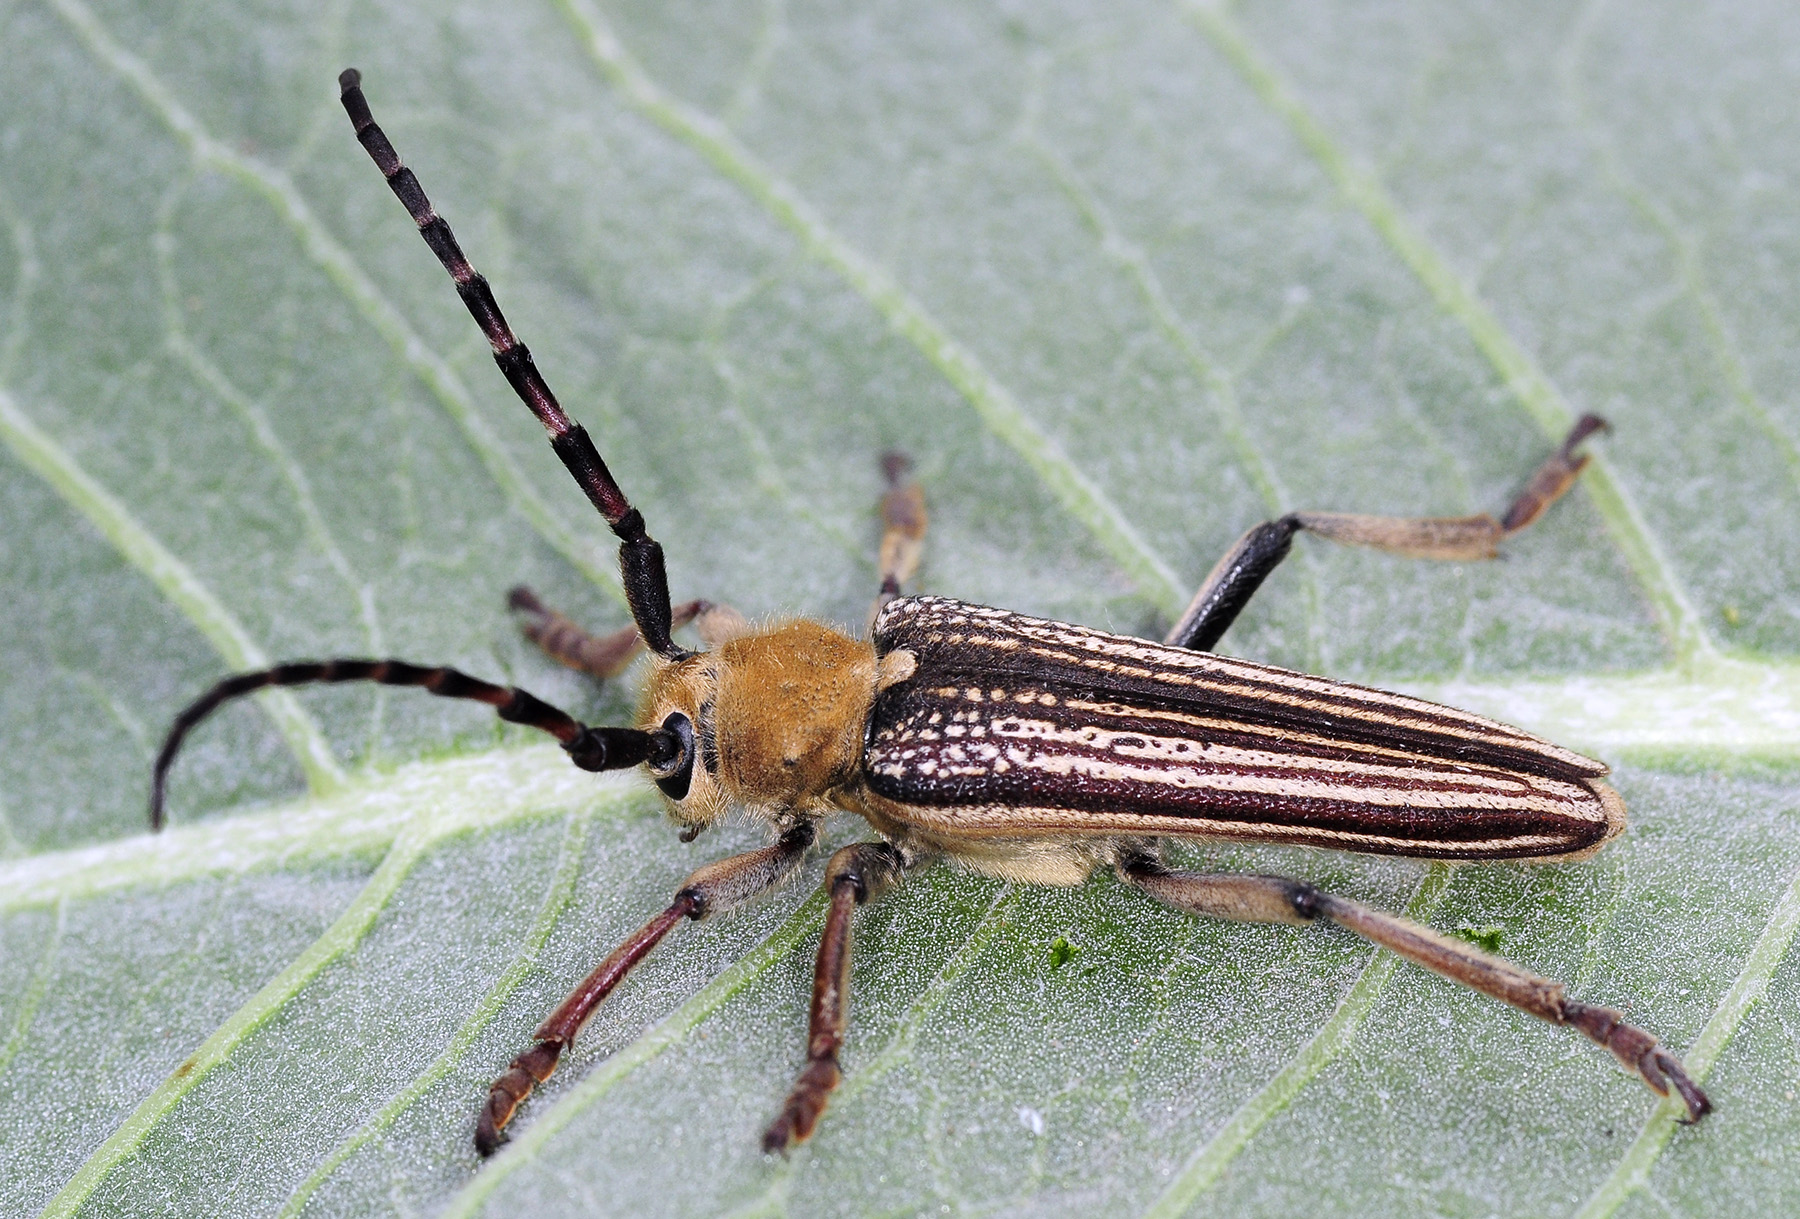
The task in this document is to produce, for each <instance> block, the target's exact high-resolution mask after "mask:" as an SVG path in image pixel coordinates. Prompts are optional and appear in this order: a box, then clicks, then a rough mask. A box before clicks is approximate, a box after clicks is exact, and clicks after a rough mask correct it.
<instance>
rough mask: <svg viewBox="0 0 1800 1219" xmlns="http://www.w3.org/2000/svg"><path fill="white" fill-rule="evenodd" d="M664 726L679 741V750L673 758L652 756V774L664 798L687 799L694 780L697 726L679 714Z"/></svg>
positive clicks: (674, 714)
mask: <svg viewBox="0 0 1800 1219" xmlns="http://www.w3.org/2000/svg"><path fill="white" fill-rule="evenodd" d="M662 727H663V731H664V732H667V733H669V734H670V735H671V736H673V737H674V738H675V741H676V742H677V744H678V748H677V749H676V751H675V753H674V755H673V756H671V757H668V758H658V757H652V758H651V759H650V761H649V767H650V774H651V776H652V777H653V778H655V780H656V785H657V786H658V787H659V788H661V789H662V794H663V795H665V796H667V797H668V798H669V799H671V800H685V799H686V798H687V794H688V785H689V784H690V783H692V782H693V781H694V724H693V721H692V720H690V719H688V717H687V716H685V715H683V714H682V713H681V712H679V711H676V712H674V713H673V714H671V715H670V716H669V718H668V719H666V720H664V721H663V722H662Z"/></svg>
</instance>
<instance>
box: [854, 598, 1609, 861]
mask: <svg viewBox="0 0 1800 1219" xmlns="http://www.w3.org/2000/svg"><path fill="white" fill-rule="evenodd" d="M875 642H876V647H877V649H878V651H880V652H882V653H883V654H886V653H888V652H891V651H894V650H897V649H901V648H904V649H906V650H907V651H910V652H911V653H913V655H914V657H915V658H916V662H917V664H916V668H915V670H914V672H913V673H912V674H911V676H910V677H908V678H907V679H906V680H905V681H902V682H898V683H896V684H894V685H892V686H890V687H888V688H887V689H886V690H884V691H883V692H882V693H881V694H880V695H879V696H878V698H877V699H876V703H875V710H874V714H873V717H872V719H871V724H870V730H869V737H868V744H867V747H866V749H865V751H864V756H863V770H864V776H865V782H866V783H867V784H868V786H869V788H870V790H871V791H872V792H874V793H875V794H876V795H878V796H880V797H882V798H883V799H884V800H885V801H887V802H889V803H890V805H892V806H900V807H901V808H904V809H905V810H906V817H907V819H908V820H909V821H912V822H914V823H916V824H918V825H920V826H921V827H922V828H928V829H931V830H933V831H934V832H938V833H946V834H966V835H971V836H983V837H985V836H992V835H1009V836H1016V835H1020V834H1030V833H1063V834H1068V833H1076V834H1134V833H1135V834H1178V835H1206V836H1218V837H1229V838H1240V839H1251V840H1257V841H1269V842H1295V843H1303V844H1307V845H1313V846H1327V847H1339V848H1343V849H1348V850H1358V851H1370V852H1376V853H1382V854H1398V855H1412V856H1422V857H1434V858H1454V859H1483V858H1529V857H1543V856H1560V855H1567V854H1574V853H1579V852H1582V851H1585V850H1588V849H1590V848H1592V847H1594V846H1597V845H1599V844H1600V843H1601V842H1604V841H1605V840H1606V839H1607V838H1610V837H1611V836H1612V835H1613V834H1614V833H1616V832H1617V831H1618V830H1619V829H1620V828H1622V826H1623V808H1622V805H1621V804H1620V802H1619V800H1618V797H1617V795H1616V794H1615V793H1613V792H1612V789H1611V788H1610V787H1607V786H1606V785H1605V784H1604V783H1601V782H1598V779H1599V776H1601V775H1604V774H1605V773H1606V767H1605V766H1603V765H1602V764H1600V763H1598V762H1595V761H1593V760H1592V759H1589V758H1585V757H1582V756H1581V755H1579V754H1575V753H1572V752H1570V751H1568V750H1565V749H1562V748H1560V747H1558V746H1555V745H1552V744H1550V743H1549V742H1547V741H1542V740H1540V739H1538V738H1536V737H1533V736H1531V735H1530V734H1528V733H1524V732H1521V731H1519V730H1518V729H1516V728H1512V727H1509V726H1507V725H1504V724H1499V723H1496V722H1494V721H1491V720H1487V719H1483V718H1482V717H1480V716H1475V715H1470V714H1469V713H1467V712H1463V711H1457V710H1455V709H1453V708H1449V707H1440V706H1438V705H1436V704H1434V703H1428V702H1424V701H1423V700H1420V699H1413V698H1407V697H1405V696H1402V695H1396V694H1388V693H1385V692H1383V691H1379V690H1371V689H1367V688H1365V687H1360V686H1353V685H1347V684H1344V683H1340V682H1332V681H1328V680H1326V679H1323V678H1317V677H1310V676H1307V675H1305V674H1299V673H1291V672H1288V671H1286V670H1283V669H1276V668H1272V667H1270V666H1267V665H1258V664H1253V663H1251V662H1248V661H1242V660H1236V659H1233V658H1230V657H1224V656H1217V655H1213V654H1211V653H1200V652H1190V651H1186V650H1183V649H1179V648H1170V647H1165V646H1163V645H1161V644H1156V643H1150V642H1147V641H1144V640H1140V639H1131V638H1128V637H1125V636H1120V635H1112V634H1108V633H1106V632H1103V631H1094V630H1090V629H1088V628H1085V627H1078V626H1072V625H1070V624H1067V623H1060V622H1051V621H1047V620H1044V619H1040V618H1031V617H1028V616H1026V615H1023V614H1015V613H1010V612H1008V611H1004V610H995V609H989V608H986V607H983V606H974V605H968V604H966V603H963V602H959V601H952V600H948V599H944V598H936V597H918V598H905V599H901V600H896V601H894V602H892V603H890V604H889V605H888V606H887V608H886V610H885V611H884V612H883V614H882V615H881V618H880V620H879V621H878V622H877V623H876V629H875Z"/></svg>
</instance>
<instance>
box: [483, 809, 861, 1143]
mask: <svg viewBox="0 0 1800 1219" xmlns="http://www.w3.org/2000/svg"><path fill="white" fill-rule="evenodd" d="M814 835H815V831H814V829H813V825H812V822H810V821H802V822H800V823H799V824H798V825H796V826H794V827H793V828H792V829H790V830H788V831H787V833H785V834H783V835H782V836H781V838H780V839H779V840H778V841H777V842H776V843H775V844H774V845H773V846H766V847H763V848H762V849H761V850H759V851H747V852H745V853H744V854H742V855H733V856H732V857H731V858H730V859H722V860H720V861H719V862H718V863H709V864H707V865H706V866H705V867H704V868H701V869H700V870H699V871H697V872H695V873H694V874H693V875H692V876H690V877H688V878H687V880H686V881H685V882H684V883H683V884H682V886H681V890H680V891H679V892H678V893H676V894H675V900H674V901H673V902H671V903H670V904H669V908H668V909H667V910H664V911H663V912H662V913H661V914H659V915H657V916H656V917H655V918H653V919H651V920H650V921H649V922H647V923H645V924H644V925H643V926H642V927H640V928H638V929H637V930H636V931H634V932H633V933H632V934H631V935H630V936H629V937H628V938H627V939H626V941H625V942H624V943H623V944H621V945H619V946H618V947H617V948H615V949H613V951H612V955H610V956H608V957H607V958H606V960H604V961H602V962H600V965H599V968H597V969H595V970H594V972H593V973H591V974H589V975H588V976H587V978H586V979H584V980H583V981H582V983H581V985H580V986H578V987H576V988H575V993H574V994H572V995H570V996H569V997H568V998H567V999H564V1000H563V1001H562V1006H560V1007H558V1008H557V1009H556V1010H555V1011H554V1012H552V1013H551V1014H550V1018H549V1019H548V1020H546V1021H544V1023H543V1024H541V1025H539V1026H538V1030H537V1032H535V1033H533V1034H532V1035H531V1043H532V1044H531V1048H530V1049H528V1050H526V1051H525V1052H524V1053H523V1054H520V1055H519V1056H518V1057H517V1058H515V1059H513V1060H512V1065H510V1066H509V1067H507V1069H506V1071H505V1072H504V1073H503V1074H502V1075H501V1076H500V1078H499V1079H496V1080H495V1081H494V1083H493V1086H492V1087H490V1088H489V1089H488V1098H487V1103H486V1104H484V1105H483V1106H482V1107H481V1116H480V1117H479V1118H478V1119H477V1120H476V1123H475V1150H476V1151H477V1152H478V1153H480V1154H481V1155H482V1156H484V1157H485V1156H491V1155H493V1154H494V1152H495V1151H497V1150H499V1148H500V1144H502V1143H504V1142H505V1141H506V1134H505V1131H506V1124H507V1123H508V1122H510V1121H512V1117H513V1114H514V1112H516V1111H517V1110H518V1107H519V1106H520V1105H521V1104H523V1103H524V1100H525V1098H526V1097H528V1096H530V1095H531V1090H532V1089H533V1088H535V1087H536V1086H537V1085H538V1084H541V1083H543V1082H544V1081H545V1080H547V1079H549V1078H550V1076H551V1075H552V1074H553V1073H554V1072H555V1071H556V1064H557V1063H558V1062H560V1061H561V1060H562V1056H563V1054H564V1053H566V1052H567V1051H568V1049H569V1047H570V1046H571V1045H573V1044H574V1042H575V1034H576V1033H578V1032H580V1031H581V1026H582V1025H584V1024H586V1023H587V1022H588V1018H589V1017H591V1016H592V1015H593V1014H594V1009H595V1008H597V1007H598V1006H599V1005H600V1001H601V1000H603V999H605V998H606V996H607V995H609V994H611V993H612V991H613V988H614V987H615V986H617V985H618V984H619V983H620V982H622V981H624V980H625V975H626V974H628V973H630V972H631V969H632V967H633V966H634V965H636V964H637V963H638V962H639V961H641V960H643V959H644V958H645V957H646V956H648V955H650V950H651V949H652V948H655V947H656V946H657V944H659V943H660V942H661V941H662V938H663V937H664V936H666V935H668V934H669V932H670V931H672V930H673V929H674V928H675V925H676V924H677V923H679V922H681V920H682V919H684V918H687V919H693V920H695V921H698V920H700V919H703V918H705V917H706V916H707V915H709V914H717V913H718V912H720V911H721V910H729V909H731V908H732V907H733V906H737V905H741V904H742V903H744V902H747V901H749V900H750V899H751V898H753V897H758V896H760V895H762V894H764V893H767V892H768V891H769V890H770V889H773V888H776V887H777V886H779V885H781V884H783V883H785V882H786V881H787V880H788V879H789V878H790V877H792V876H793V874H794V872H795V870H796V869H798V868H799V866H800V863H801V861H802V860H803V859H805V858H806V852H807V850H808V849H809V848H811V846H812V844H813V838H814ZM839 854H842V852H839Z"/></svg>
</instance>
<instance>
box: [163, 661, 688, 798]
mask: <svg viewBox="0 0 1800 1219" xmlns="http://www.w3.org/2000/svg"><path fill="white" fill-rule="evenodd" d="M351 681H372V682H376V683H378V684H380V685H383V686H419V687H421V688H423V689H425V690H428V691H430V692H431V693H432V694H435V695H437V696H438V697H439V698H466V699H470V700H471V701H474V702H478V703H486V704H487V705H488V706H490V707H492V708H493V709H494V711H495V712H496V713H497V714H498V715H499V716H500V718H501V719H503V720H506V721H507V722H508V723H512V724H524V725H526V726H528V727H531V728H536V729H538V730H539V731H542V732H548V733H549V734H550V735H551V736H553V737H555V738H556V739H557V740H559V741H561V742H562V747H563V748H564V749H566V750H567V751H568V753H569V757H570V759H571V760H572V761H573V762H574V763H575V765H577V766H579V767H581V769H583V770H624V769H626V768H627V767H630V766H636V765H637V764H638V763H639V762H651V763H653V764H660V763H663V762H667V761H668V760H670V759H672V758H674V757H675V756H676V755H677V754H679V753H680V752H681V741H680V739H679V738H678V737H677V736H676V735H675V733H673V732H670V731H668V730H666V729H662V728H657V729H653V730H651V731H649V732H642V731H640V730H638V729H636V728H591V727H589V726H588V725H586V724H583V723H582V722H581V721H579V720H577V719H575V718H574V717H573V716H571V715H569V714H568V713H567V712H564V711H559V710H557V709H556V708H555V707H552V706H551V705H550V704H549V703H546V702H545V701H544V700H543V699H541V698H538V697H537V696H536V695H534V694H532V693H531V692H530V691H528V690H521V689H519V688H518V687H517V686H497V685H495V684H494V683H493V682H488V681H482V680H481V679H480V678H478V677H470V676H469V675H468V674H467V673H464V672H462V671H461V670H459V669H450V668H444V667H441V666H440V667H435V668H433V667H428V666H425V665H415V664H409V663H407V662H406V661H404V660H360V659H346V660H296V661H293V662H291V663H289V664H284V665H276V666H275V667H274V668H272V669H258V670H257V671H256V672H254V673H238V674H236V675H234V676H232V677H227V678H226V679H225V680H224V681H222V682H220V683H219V684H218V685H216V686H214V687H213V688H212V689H210V690H208V691H207V692H206V693H205V694H202V695H201V696H200V697H199V698H197V699H195V700H194V701H193V702H191V703H189V704H188V705H187V706H186V707H185V708H184V709H183V710H182V712H181V714H180V715H178V716H176V717H175V722H174V723H173V724H171V725H169V735H168V736H167V737H166V738H164V740H163V746H162V749H161V750H160V751H159V752H158V753H157V755H156V768H155V770H154V771H152V772H151V779H150V828H151V829H153V830H160V829H161V828H162V823H163V794H164V790H165V788H166V787H167V784H168V778H169V767H170V766H172V765H174V764H175V754H176V753H177V752H178V751H179V750H180V749H181V742H182V739H183V738H185V737H186V736H187V734H188V733H189V731H191V730H192V729H193V727H194V725H196V724H198V723H199V722H200V721H201V720H203V719H205V718H206V717H207V716H209V715H211V714H212V713H213V712H214V711H215V710H217V709H218V707H219V705H220V704H221V703H226V702H229V701H231V700H232V699H234V698H241V697H243V696H244V695H246V694H249V693H251V692H252V691H255V690H261V689H264V688H266V687H268V686H309V685H313V684H315V683H326V684H341V683H343V682H351Z"/></svg>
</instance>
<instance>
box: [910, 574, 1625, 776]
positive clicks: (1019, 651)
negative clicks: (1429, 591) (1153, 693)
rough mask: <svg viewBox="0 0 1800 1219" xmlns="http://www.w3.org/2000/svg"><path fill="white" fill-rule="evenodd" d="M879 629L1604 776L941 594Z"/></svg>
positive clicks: (1372, 696)
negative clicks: (1428, 737)
mask: <svg viewBox="0 0 1800 1219" xmlns="http://www.w3.org/2000/svg"><path fill="white" fill-rule="evenodd" d="M895 607H899V608H898V609H896V608H895ZM877 630H878V633H883V634H887V633H892V632H895V631H897V630H905V631H907V632H908V633H912V632H917V633H919V634H920V635H921V636H922V638H921V640H920V641H921V642H923V643H928V644H935V645H939V646H942V647H944V648H946V649H947V651H948V652H949V653H950V654H957V653H963V652H965V650H966V651H967V652H970V653H973V652H978V651H990V652H995V653H1005V654H1010V656H1011V658H1012V660H1013V662H1014V665H1017V664H1018V663H1019V662H1020V661H1025V662H1026V663H1031V661H1036V662H1037V663H1038V664H1040V665H1043V664H1045V662H1048V663H1049V664H1051V665H1055V666H1057V667H1066V668H1070V669H1080V670H1085V671H1086V672H1087V673H1089V674H1091V675H1093V676H1095V677H1096V678H1099V679H1101V680H1104V678H1105V677H1107V676H1114V677H1120V678H1126V679H1133V680H1137V681H1144V682H1152V683H1155V684H1156V685H1158V686H1161V687H1163V688H1165V689H1168V690H1170V691H1171V694H1172V695H1174V694H1175V692H1176V691H1179V690H1182V689H1192V690H1196V691H1200V692H1203V693H1205V694H1208V695H1212V696H1228V697H1233V698H1238V699H1243V700H1245V701H1247V702H1251V703H1258V702H1260V703H1263V704H1265V705H1273V706H1276V707H1286V708H1291V709H1294V710H1300V711H1305V712H1309V713H1312V714H1315V715H1322V716H1329V717H1332V718H1334V719H1337V720H1339V721H1343V722H1348V723H1355V724H1358V725H1361V726H1363V727H1365V728H1369V729H1377V730H1378V729H1382V728H1403V729H1408V730H1411V731H1415V732H1422V733H1428V734H1432V735H1434V736H1441V737H1450V738H1455V739H1462V740H1465V741H1469V742H1471V743H1475V744H1486V745H1490V746H1496V747H1499V748H1502V749H1507V750H1518V751H1523V752H1527V753H1532V754H1536V755H1538V756H1540V757H1542V758H1544V759H1546V760H1547V761H1550V762H1553V763H1556V764H1559V765H1561V766H1563V767H1568V768H1571V769H1574V770H1576V771H1577V772H1578V773H1582V774H1589V775H1594V776H1598V775H1602V774H1605V773H1606V767H1605V766H1603V765H1602V764H1600V763H1598V762H1595V761H1594V760H1592V759H1590V758H1587V757H1584V756H1583V755H1581V754H1577V753H1574V752H1573V751H1571V750H1567V749H1563V748H1562V747H1560V746H1557V745H1554V744H1552V743H1550V742H1548V741H1545V740H1542V739H1541V738H1538V737H1534V736H1532V735H1530V734H1528V733H1525V732H1522V731H1520V730H1519V729H1517V728H1514V727H1512V726H1511V725H1508V724H1502V723H1499V722H1497V721H1494V720H1489V719H1486V718H1484V717H1482V716H1477V715H1472V714H1470V713H1468V712H1465V711H1459V710H1457V709H1455V708H1452V707H1444V706H1440V705H1438V704H1436V703H1430V702H1426V701H1424V700H1421V699H1415V698H1409V697H1407V696H1405V695H1399V694H1390V693H1387V692H1386V691H1381V690H1372V689H1368V688H1366V687H1362V686H1353V685H1348V684H1345V683H1341V682H1333V681H1330V680H1328V679H1325V678H1318V677H1312V676H1309V675H1307V674H1303V673H1294V672H1291V671H1289V670H1285V669H1278V668H1273V667H1271V666H1267V665H1259V664H1255V663H1253V662H1251V661H1244V660H1236V659H1233V658H1230V657H1224V656H1218V655H1216V654H1213V653H1201V652H1192V651H1188V650H1185V649H1182V648H1172V647H1166V646H1164V645H1161V644H1154V643H1148V642H1145V641H1143V640H1135V639H1129V638H1126V637H1123V636H1118V635H1111V634H1108V633H1106V632H1103V631H1094V630H1089V629H1087V628H1084V627H1076V626H1071V625H1069V624H1067V623H1057V622H1049V621H1045V620H1043V619H1037V618H1031V617H1027V616H1025V615H1021V614H1014V613H1010V612H1008V611H1004V610H993V609H988V608H986V607H978V606H969V605H965V604H963V603H961V602H956V601H950V600H948V599H944V598H929V597H921V598H912V599H907V600H905V601H896V602H893V603H892V604H890V606H889V607H888V611H887V612H886V613H884V614H883V617H882V620H881V622H880V624H879V625H878V627H877Z"/></svg>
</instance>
